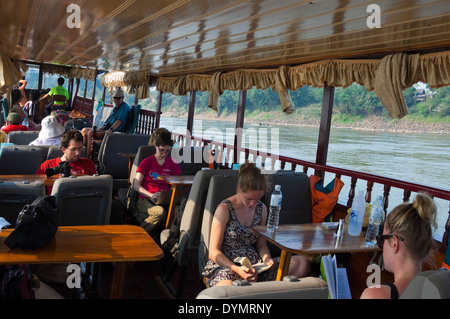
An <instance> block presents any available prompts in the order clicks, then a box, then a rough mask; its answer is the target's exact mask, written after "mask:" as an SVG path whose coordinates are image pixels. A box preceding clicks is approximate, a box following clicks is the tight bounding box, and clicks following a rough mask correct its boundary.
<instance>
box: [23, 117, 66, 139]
mask: <svg viewBox="0 0 450 319" xmlns="http://www.w3.org/2000/svg"><path fill="white" fill-rule="evenodd" d="M41 126H42V128H41V131H40V132H39V136H38V138H37V139H35V140H34V141H32V142H31V143H30V145H57V146H60V145H61V137H62V135H63V134H64V132H65V131H66V130H65V128H64V127H63V126H62V125H61V124H60V123H59V121H58V119H57V118H56V117H55V116H51V115H49V116H47V117H45V118H44V119H43V120H42V122H41Z"/></svg>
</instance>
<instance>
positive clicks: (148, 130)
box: [135, 109, 157, 134]
mask: <svg viewBox="0 0 450 319" xmlns="http://www.w3.org/2000/svg"><path fill="white" fill-rule="evenodd" d="M156 114H157V113H156V112H155V111H149V110H142V109H141V112H140V114H139V122H138V124H137V127H136V130H135V133H137V134H152V133H153V131H154V130H155V129H156Z"/></svg>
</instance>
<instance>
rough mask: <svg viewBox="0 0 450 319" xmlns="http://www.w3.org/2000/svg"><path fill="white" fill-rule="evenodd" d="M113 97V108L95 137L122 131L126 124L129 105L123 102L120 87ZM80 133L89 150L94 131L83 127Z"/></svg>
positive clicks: (100, 137)
mask: <svg viewBox="0 0 450 319" xmlns="http://www.w3.org/2000/svg"><path fill="white" fill-rule="evenodd" d="M112 97H113V99H114V108H113V110H112V112H111V114H110V115H109V117H108V118H107V119H106V121H105V124H104V125H103V126H102V127H101V128H100V129H99V130H98V131H97V132H96V135H95V138H98V139H102V138H103V136H105V134H109V133H113V132H123V131H124V130H125V128H126V125H127V120H128V117H129V116H130V112H131V109H130V106H129V105H128V104H127V103H126V102H124V93H123V90H122V89H118V90H116V91H115V92H114V94H113V95H112ZM81 134H83V138H84V145H85V146H86V147H87V150H88V152H89V149H90V147H89V145H91V143H92V139H93V137H94V132H93V130H92V128H87V127H85V128H84V129H83V130H82V131H81Z"/></svg>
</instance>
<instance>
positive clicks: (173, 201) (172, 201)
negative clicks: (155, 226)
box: [166, 185, 181, 229]
mask: <svg viewBox="0 0 450 319" xmlns="http://www.w3.org/2000/svg"><path fill="white" fill-rule="evenodd" d="M180 187H181V186H178V185H175V186H174V187H173V190H172V197H171V198H170V205H169V211H168V212H167V219H166V229H167V228H170V224H172V219H173V216H174V214H175V207H176V206H177V205H176V198H177V196H178V192H179V191H180Z"/></svg>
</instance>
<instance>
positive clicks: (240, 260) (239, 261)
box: [233, 257, 271, 274]
mask: <svg viewBox="0 0 450 319" xmlns="http://www.w3.org/2000/svg"><path fill="white" fill-rule="evenodd" d="M233 262H234V263H235V264H236V265H238V266H245V267H247V268H248V269H255V271H256V273H257V274H260V273H262V272H263V271H265V270H267V269H269V268H270V267H271V265H266V264H264V263H262V262H261V263H256V264H252V263H251V262H250V260H249V259H248V258H247V257H236V258H235V259H234V260H233Z"/></svg>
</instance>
